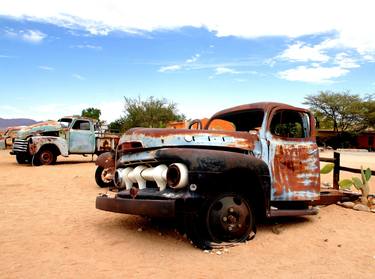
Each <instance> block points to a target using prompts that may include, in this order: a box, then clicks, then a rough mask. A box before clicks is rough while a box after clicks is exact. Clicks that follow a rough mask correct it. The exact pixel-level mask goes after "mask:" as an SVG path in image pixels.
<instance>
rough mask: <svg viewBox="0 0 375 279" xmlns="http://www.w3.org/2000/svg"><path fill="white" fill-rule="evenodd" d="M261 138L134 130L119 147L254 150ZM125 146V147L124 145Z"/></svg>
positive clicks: (207, 132) (244, 134)
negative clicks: (195, 147)
mask: <svg viewBox="0 0 375 279" xmlns="http://www.w3.org/2000/svg"><path fill="white" fill-rule="evenodd" d="M258 141H259V137H258V135H257V134H256V133H248V132H229V131H214V130H187V129H153V128H133V129H130V130H128V131H127V132H126V133H125V134H124V135H123V136H122V137H121V139H120V141H119V146H122V149H123V150H124V149H127V148H138V149H141V148H159V147H168V146H171V147H173V146H179V147H182V146H185V147H189V146H190V147H194V146H197V147H198V146H202V147H222V148H236V149H243V150H248V151H249V150H254V147H255V144H256V142H258ZM122 144H124V145H122Z"/></svg>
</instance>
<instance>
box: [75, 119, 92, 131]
mask: <svg viewBox="0 0 375 279" xmlns="http://www.w3.org/2000/svg"><path fill="white" fill-rule="evenodd" d="M72 129H73V130H85V131H90V122H89V121H86V120H77V121H76V122H75V123H74V125H73V127H72Z"/></svg>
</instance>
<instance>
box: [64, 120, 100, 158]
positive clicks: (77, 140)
mask: <svg viewBox="0 0 375 279" xmlns="http://www.w3.org/2000/svg"><path fill="white" fill-rule="evenodd" d="M94 151H95V133H94V130H93V127H92V125H91V123H90V121H88V120H82V119H77V120H75V122H74V123H73V125H72V128H71V129H70V133H69V153H81V154H84V153H88V154H90V153H94Z"/></svg>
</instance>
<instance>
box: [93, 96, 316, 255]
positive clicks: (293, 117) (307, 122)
mask: <svg viewBox="0 0 375 279" xmlns="http://www.w3.org/2000/svg"><path fill="white" fill-rule="evenodd" d="M198 122H199V121H198ZM218 122H220V123H219V124H220V125H218ZM198 124H199V123H198ZM223 124H225V125H223ZM198 126H201V124H200V125H198ZM217 127H227V129H226V130H217ZM314 127H315V124H314V117H313V116H312V114H311V113H310V112H309V111H308V110H306V109H302V108H297V107H293V106H289V105H285V104H280V103H254V104H248V105H242V106H237V107H233V108H229V109H226V110H223V111H220V112H218V113H216V114H215V115H213V116H212V117H211V118H210V120H209V121H208V122H207V124H206V125H205V127H204V128H203V129H200V130H191V129H190V130H188V129H181V130H178V129H145V128H135V129H131V130H129V131H127V132H126V133H125V134H124V135H123V136H122V137H121V139H120V141H119V145H118V148H117V150H116V154H115V155H112V162H113V164H114V167H113V169H114V170H115V173H114V178H115V179H114V181H115V185H116V187H117V188H118V189H119V192H118V193H116V194H115V195H114V196H113V197H111V196H109V195H102V196H98V197H97V200H96V207H97V208H98V209H102V210H107V211H112V212H120V213H127V214H137V215H145V216H151V217H172V218H177V219H178V220H180V221H181V222H182V223H183V227H184V229H185V231H186V233H187V235H188V237H189V238H190V239H191V240H192V242H193V243H194V244H196V245H197V246H198V247H200V248H204V249H206V248H210V247H212V243H226V242H241V241H245V240H247V239H248V238H249V237H250V236H251V235H253V234H255V231H256V223H257V222H259V221H260V220H262V219H264V218H269V217H273V216H291V215H294V216H297V215H309V214H316V213H317V210H316V209H315V208H314V207H312V206H311V204H312V203H313V202H314V201H316V200H318V199H319V196H320V172H319V154H318V147H317V145H316V142H315V129H314ZM108 161H111V160H107V162H108Z"/></svg>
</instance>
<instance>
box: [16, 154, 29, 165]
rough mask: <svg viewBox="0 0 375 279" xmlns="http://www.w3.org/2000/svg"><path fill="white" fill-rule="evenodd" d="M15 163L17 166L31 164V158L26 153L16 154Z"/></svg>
mask: <svg viewBox="0 0 375 279" xmlns="http://www.w3.org/2000/svg"><path fill="white" fill-rule="evenodd" d="M16 161H17V163H18V164H29V163H31V157H30V155H29V154H26V153H18V154H16Z"/></svg>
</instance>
